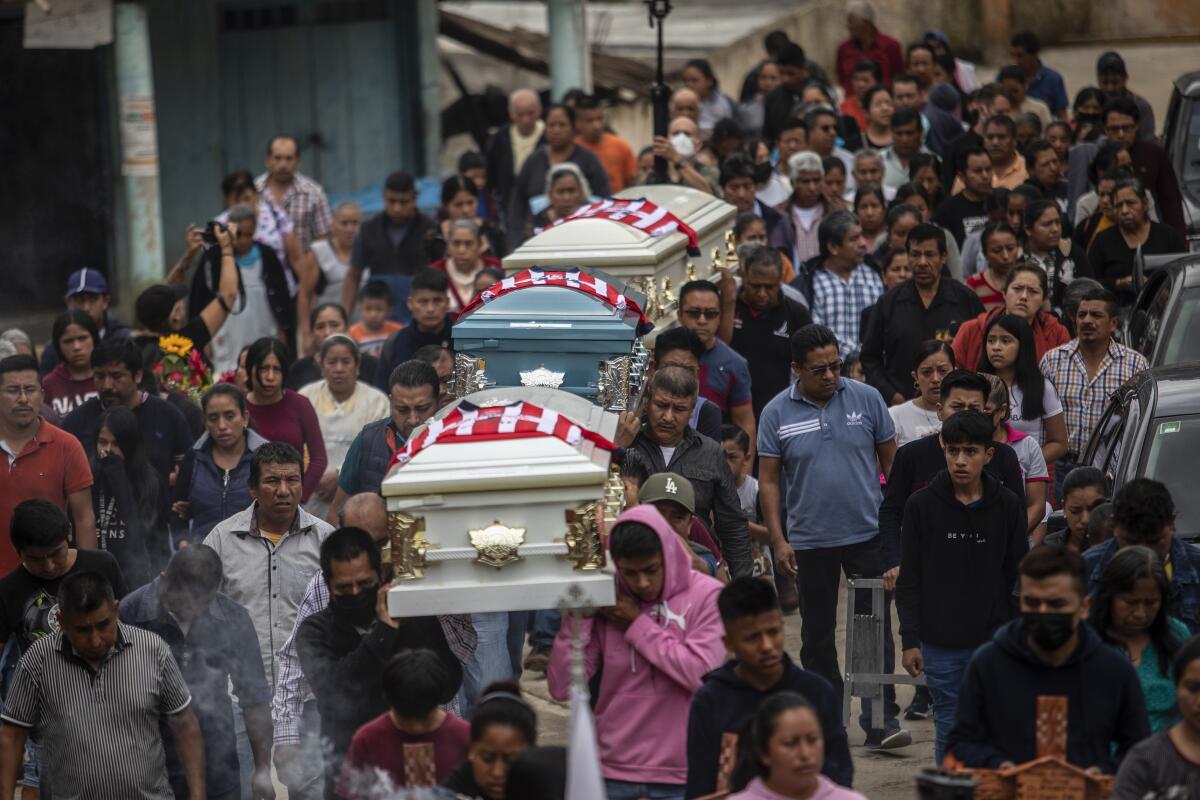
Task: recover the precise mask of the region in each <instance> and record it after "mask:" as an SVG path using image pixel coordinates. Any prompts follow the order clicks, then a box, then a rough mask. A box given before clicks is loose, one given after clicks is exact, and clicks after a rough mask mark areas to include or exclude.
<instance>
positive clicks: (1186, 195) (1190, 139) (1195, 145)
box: [1163, 71, 1200, 253]
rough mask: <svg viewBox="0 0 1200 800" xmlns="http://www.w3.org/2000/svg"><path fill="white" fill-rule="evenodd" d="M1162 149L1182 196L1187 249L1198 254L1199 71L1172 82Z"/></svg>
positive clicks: (1199, 199) (1199, 192)
mask: <svg viewBox="0 0 1200 800" xmlns="http://www.w3.org/2000/svg"><path fill="white" fill-rule="evenodd" d="M1163 147H1165V148H1167V155H1168V156H1169V157H1170V159H1171V166H1173V167H1174V168H1175V174H1176V175H1177V176H1178V177H1179V188H1180V190H1181V191H1182V192H1183V218H1184V221H1185V222H1186V223H1187V235H1188V247H1189V249H1190V250H1191V251H1192V252H1193V253H1195V252H1200V71H1198V72H1187V73H1184V74H1183V75H1180V76H1179V77H1178V78H1176V79H1175V89H1174V90H1173V91H1172V92H1171V103H1170V105H1168V106H1167V119H1166V123H1165V125H1164V126H1163Z"/></svg>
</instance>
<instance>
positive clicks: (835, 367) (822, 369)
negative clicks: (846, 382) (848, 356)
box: [804, 361, 842, 378]
mask: <svg viewBox="0 0 1200 800" xmlns="http://www.w3.org/2000/svg"><path fill="white" fill-rule="evenodd" d="M804 370H805V372H807V373H808V374H809V375H812V376H813V377H816V378H819V377H821V376H822V375H824V374H825V373H826V372H832V373H833V374H834V375H837V374H838V373H840V372H841V371H842V362H841V361H831V362H830V363H828V364H822V365H821V366H819V367H805V368H804Z"/></svg>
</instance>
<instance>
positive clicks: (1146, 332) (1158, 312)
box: [1129, 274, 1171, 359]
mask: <svg viewBox="0 0 1200 800" xmlns="http://www.w3.org/2000/svg"><path fill="white" fill-rule="evenodd" d="M1169 277H1170V276H1168V275H1165V274H1162V275H1154V276H1152V277H1151V278H1150V280H1149V282H1147V284H1146V288H1145V289H1144V290H1142V294H1141V296H1140V297H1138V302H1137V305H1136V306H1135V307H1134V309H1133V316H1132V317H1131V318H1130V321H1129V345H1130V347H1132V348H1133V349H1134V350H1137V351H1138V352H1139V353H1141V354H1142V355H1144V356H1145V357H1146V358H1147V359H1149V358H1151V357H1152V356H1153V355H1154V345H1155V344H1156V343H1157V342H1158V337H1159V334H1160V333H1161V332H1162V326H1163V319H1164V317H1165V315H1166V311H1167V301H1168V300H1170V299H1171V281H1170V280H1169Z"/></svg>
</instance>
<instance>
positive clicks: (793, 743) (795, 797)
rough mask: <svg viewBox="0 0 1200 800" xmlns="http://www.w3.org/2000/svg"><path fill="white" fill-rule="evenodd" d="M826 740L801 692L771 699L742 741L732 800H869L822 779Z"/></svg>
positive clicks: (781, 693) (762, 705) (750, 722)
mask: <svg viewBox="0 0 1200 800" xmlns="http://www.w3.org/2000/svg"><path fill="white" fill-rule="evenodd" d="M824 762H825V737H824V735H823V734H822V732H821V721H820V720H819V719H818V718H817V712H816V709H814V708H813V706H812V703H810V702H808V700H807V699H805V697H804V696H803V695H801V694H798V693H796V692H779V693H777V694H773V695H770V696H769V697H768V698H767V699H766V700H764V701H763V702H762V704H761V705H760V706H759V707H758V711H757V712H755V714H754V716H753V717H752V718H751V719H750V721H749V722H748V723H747V724H746V727H745V729H743V731H742V733H741V734H740V735H739V736H738V757H737V765H736V766H735V767H734V770H733V779H732V783H733V787H734V789H735V792H734V794H732V795H730V796H729V800H809V798H820V800H864V798H863V796H862V795H861V794H859V793H858V792H855V791H852V790H850V789H846V788H844V787H842V786H838V785H837V784H836V783H834V782H833V781H831V780H829V778H826V777H825V776H824V775H822V774H821V766H822V765H823V764H824Z"/></svg>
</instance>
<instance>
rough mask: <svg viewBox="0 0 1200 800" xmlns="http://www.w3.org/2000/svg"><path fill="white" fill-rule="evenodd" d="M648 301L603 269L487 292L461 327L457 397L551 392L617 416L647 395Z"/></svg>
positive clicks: (529, 279)
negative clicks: (496, 391) (494, 391)
mask: <svg viewBox="0 0 1200 800" xmlns="http://www.w3.org/2000/svg"><path fill="white" fill-rule="evenodd" d="M644 303H645V295H644V294H642V293H641V292H639V291H637V290H636V289H634V288H632V287H630V286H628V285H626V284H625V283H623V282H622V281H620V280H619V279H616V278H613V277H611V276H609V275H607V274H605V273H603V272H600V271H598V270H579V269H566V270H564V269H554V270H538V269H532V270H523V271H522V272H520V273H518V274H517V275H515V276H510V277H508V278H506V279H505V280H504V281H502V282H501V283H499V284H496V285H495V286H493V287H492V288H491V289H488V290H487V291H485V292H484V293H483V294H482V295H481V296H480V298H479V299H478V301H477V302H476V303H474V304H473V305H470V306H468V307H467V308H466V309H465V310H464V312H463V314H462V315H461V316H460V317H459V318H458V321H457V322H455V324H454V327H453V329H452V332H451V336H452V338H453V340H454V353H455V368H454V380H453V384H452V386H453V389H452V391H453V394H454V395H455V396H456V397H463V396H465V395H467V394H470V393H472V392H477V391H481V390H483V389H487V388H490V387H511V386H528V387H546V388H551V389H560V390H562V391H565V392H570V393H571V394H574V395H578V396H580V397H584V398H586V399H588V400H591V401H592V402H593V403H595V404H596V405H598V406H600V407H602V408H604V409H607V410H609V411H623V410H625V409H627V408H629V407H630V402H631V398H635V397H637V396H638V393H639V392H640V391H641V388H642V378H643V376H644V374H645V370H646V366H647V362H648V360H649V356H648V353H647V352H646V350H645V348H643V347H642V344H641V341H640V340H641V337H642V336H643V335H645V334H646V333H647V332H649V330H650V329H651V326H650V325H649V323H648V322H647V320H646V319H645V316H644V315H643V314H642V313H641V309H642V307H643V305H644Z"/></svg>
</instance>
